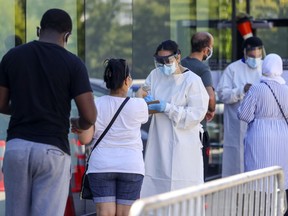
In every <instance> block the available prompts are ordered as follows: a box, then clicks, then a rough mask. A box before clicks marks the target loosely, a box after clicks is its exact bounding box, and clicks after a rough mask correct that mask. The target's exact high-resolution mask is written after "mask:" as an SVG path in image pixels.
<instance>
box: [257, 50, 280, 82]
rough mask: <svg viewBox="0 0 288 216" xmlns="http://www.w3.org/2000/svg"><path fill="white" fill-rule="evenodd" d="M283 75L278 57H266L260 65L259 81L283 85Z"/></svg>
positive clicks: (271, 55) (270, 55)
mask: <svg viewBox="0 0 288 216" xmlns="http://www.w3.org/2000/svg"><path fill="white" fill-rule="evenodd" d="M282 73H283V62H282V59H281V57H280V56H279V55H277V54H274V53H272V54H269V55H267V56H266V57H265V58H264V60H263V64H262V77H261V80H263V81H265V80H273V81H276V82H278V83H280V84H285V80H284V79H283V78H282V77H281V74H282Z"/></svg>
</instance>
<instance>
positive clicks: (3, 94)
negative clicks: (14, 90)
mask: <svg viewBox="0 0 288 216" xmlns="http://www.w3.org/2000/svg"><path fill="white" fill-rule="evenodd" d="M0 113H3V114H6V115H11V110H10V94H9V89H8V88H5V87H3V86H0Z"/></svg>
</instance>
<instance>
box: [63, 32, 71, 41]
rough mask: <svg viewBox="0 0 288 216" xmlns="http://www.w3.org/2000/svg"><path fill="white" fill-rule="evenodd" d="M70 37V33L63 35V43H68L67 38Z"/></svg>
mask: <svg viewBox="0 0 288 216" xmlns="http://www.w3.org/2000/svg"><path fill="white" fill-rule="evenodd" d="M70 35H71V33H70V32H66V34H65V35H64V41H65V43H67V42H68V38H69V36H70Z"/></svg>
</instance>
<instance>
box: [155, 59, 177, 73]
mask: <svg viewBox="0 0 288 216" xmlns="http://www.w3.org/2000/svg"><path fill="white" fill-rule="evenodd" d="M158 68H159V69H160V71H161V72H162V73H164V74H165V75H166V76H170V75H171V74H174V73H175V72H176V63H175V62H173V63H172V64H164V65H163V66H162V67H158Z"/></svg>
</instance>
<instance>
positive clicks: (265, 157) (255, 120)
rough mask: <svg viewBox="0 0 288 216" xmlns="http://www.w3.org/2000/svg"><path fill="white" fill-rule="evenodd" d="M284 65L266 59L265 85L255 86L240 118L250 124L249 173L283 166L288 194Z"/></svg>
mask: <svg viewBox="0 0 288 216" xmlns="http://www.w3.org/2000/svg"><path fill="white" fill-rule="evenodd" d="M282 64H283V63H282V59H281V57H280V56H278V55H276V54H269V55H267V56H266V58H265V59H264V61H263V65H262V77H261V82H260V84H257V85H253V86H252V87H251V88H250V90H249V91H248V92H247V94H246V95H245V97H244V99H243V102H242V103H241V105H240V107H239V109H238V118H239V119H240V120H242V121H245V122H247V123H248V129H247V133H246V136H245V141H244V163H245V165H244V166H245V168H244V169H245V172H247V171H251V170H256V169H261V168H265V167H269V166H274V165H278V166H281V167H282V168H283V170H284V174H285V189H286V194H287V189H288V156H287V155H288V122H287V118H288V103H287V98H288V86H287V85H285V80H284V79H283V78H282V77H281V74H282V73H283V66H282ZM281 110H282V111H281ZM284 116H285V118H284ZM285 215H286V214H285Z"/></svg>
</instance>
